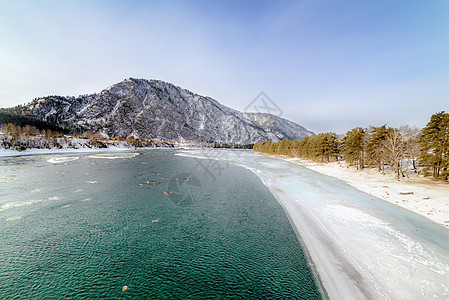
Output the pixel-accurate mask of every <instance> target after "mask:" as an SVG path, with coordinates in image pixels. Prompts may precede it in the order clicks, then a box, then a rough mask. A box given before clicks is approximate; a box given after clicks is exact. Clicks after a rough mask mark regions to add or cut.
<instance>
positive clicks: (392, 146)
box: [383, 129, 405, 179]
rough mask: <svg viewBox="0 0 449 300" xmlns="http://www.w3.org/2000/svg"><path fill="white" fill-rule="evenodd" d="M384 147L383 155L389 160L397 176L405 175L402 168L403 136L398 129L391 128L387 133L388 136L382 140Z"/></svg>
mask: <svg viewBox="0 0 449 300" xmlns="http://www.w3.org/2000/svg"><path fill="white" fill-rule="evenodd" d="M383 145H384V148H385V150H384V151H385V156H386V157H387V158H388V161H389V162H390V166H391V167H392V169H393V171H394V172H395V173H396V174H397V178H398V179H399V178H400V176H401V175H402V177H405V175H404V171H403V170H402V159H403V158H404V136H403V135H402V133H401V132H400V131H399V130H398V129H393V130H391V131H390V133H389V134H388V137H387V139H386V140H385V141H383Z"/></svg>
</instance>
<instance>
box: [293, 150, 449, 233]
mask: <svg viewBox="0 0 449 300" xmlns="http://www.w3.org/2000/svg"><path fill="white" fill-rule="evenodd" d="M286 160H288V161H293V162H297V163H299V164H300V165H302V166H305V167H307V168H309V169H312V170H314V171H317V172H319V173H321V174H325V175H328V176H332V177H335V178H338V179H341V180H343V181H345V182H347V183H348V184H349V185H351V186H353V187H355V188H356V189H358V190H360V191H363V192H365V193H368V194H370V195H372V196H375V197H377V198H379V199H382V200H385V201H388V202H390V203H393V204H394V205H397V206H400V207H403V208H406V209H408V210H411V211H413V212H415V213H418V214H420V215H423V216H424V217H426V218H428V219H430V220H432V221H434V222H436V223H438V224H440V225H442V226H444V227H446V228H449V184H448V183H443V182H436V181H434V180H431V179H428V178H423V177H421V176H417V175H414V174H412V175H411V176H410V177H404V178H402V179H401V180H397V179H396V177H395V175H394V174H385V175H382V174H381V173H379V172H378V171H377V170H374V169H364V170H357V169H355V168H352V167H347V166H346V164H345V163H344V162H331V163H325V164H319V163H313V162H310V161H305V160H301V159H291V158H286Z"/></svg>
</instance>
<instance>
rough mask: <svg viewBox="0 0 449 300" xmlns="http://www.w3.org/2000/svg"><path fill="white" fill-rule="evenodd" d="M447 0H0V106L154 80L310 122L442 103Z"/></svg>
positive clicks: (342, 123) (344, 123) (421, 111)
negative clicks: (270, 104)
mask: <svg viewBox="0 0 449 300" xmlns="http://www.w3.org/2000/svg"><path fill="white" fill-rule="evenodd" d="M448 15H449V1H445V0H435V1H425V0H417V1H404V0H399V1H394V2H393V1H386V0H380V1H374V2H373V1H370V2H367V1H355V0H354V1H351V0H344V1H338V2H336V1H331V0H319V1H315V0H313V1H312V0H307V1H221V2H215V1H213V2H212V1H114V2H112V1H95V2H94V1H70V2H66V1H2V2H1V3H0V40H1V41H2V47H0V68H1V70H2V71H1V72H0V107H10V106H14V105H18V104H23V103H27V102H29V101H31V100H32V99H33V98H35V97H41V96H47V95H72V96H77V95H80V94H87V93H93V92H99V91H101V90H102V89H104V88H106V87H108V86H110V85H112V84H114V83H117V82H120V81H122V80H123V79H125V78H129V77H134V78H146V79H160V80H164V81H167V82H171V83H173V84H175V85H179V86H181V87H183V88H186V89H189V90H191V91H193V92H195V93H198V94H201V95H205V96H210V97H212V98H214V99H216V100H218V101H219V102H221V103H222V104H224V105H227V106H229V107H232V108H235V109H238V110H243V109H245V107H246V106H247V105H248V104H249V103H251V101H252V100H253V99H254V98H255V97H256V96H257V95H258V94H259V93H260V92H261V91H263V92H265V93H266V94H267V95H268V96H269V97H270V98H271V99H272V100H273V101H274V102H275V103H276V104H277V105H278V106H279V107H280V108H281V109H282V111H283V114H282V117H284V118H287V119H289V120H292V121H294V122H297V123H298V124H300V125H302V126H304V127H306V128H307V129H309V130H312V131H314V132H316V133H318V132H327V131H334V132H337V133H344V132H346V131H347V130H349V129H352V128H354V127H358V126H368V125H374V126H380V125H383V124H388V125H390V126H395V127H397V126H401V125H411V126H418V127H423V126H425V124H426V123H427V122H428V120H429V118H430V116H431V115H432V114H434V113H436V112H439V111H442V110H446V111H447V110H449V109H448V103H449V101H448V100H449V89H448V88H447V86H448V82H449V55H448V53H449V38H448V37H449V18H448V17H447V16H448Z"/></svg>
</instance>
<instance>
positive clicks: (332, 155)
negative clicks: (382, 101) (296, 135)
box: [253, 111, 449, 180]
mask: <svg viewBox="0 0 449 300" xmlns="http://www.w3.org/2000/svg"><path fill="white" fill-rule="evenodd" d="M253 149H254V151H256V152H261V153H267V154H274V155H284V156H288V157H298V158H303V159H308V160H312V161H317V162H330V161H338V160H345V161H346V162H347V163H348V164H349V165H352V166H355V167H357V169H363V168H365V167H375V168H377V169H378V170H379V171H380V172H385V168H386V167H389V168H390V169H391V170H393V171H394V172H395V173H396V174H397V176H398V178H399V177H401V176H405V175H406V174H405V172H406V171H407V170H409V169H411V170H412V171H413V172H418V167H419V168H420V169H419V170H420V171H421V172H422V173H423V174H424V175H425V176H432V177H433V178H437V179H443V180H448V177H449V114H448V113H445V112H444V111H443V112H440V113H437V114H434V115H433V116H432V117H431V119H430V121H429V123H428V124H427V125H426V127H425V128H424V129H422V130H418V129H417V128H411V127H409V126H403V127H400V128H391V127H387V126H386V125H384V126H380V127H369V128H361V127H358V128H354V129H352V130H350V131H348V132H347V133H346V134H344V135H337V134H335V133H320V134H318V135H315V136H310V137H306V138H304V139H303V140H301V141H297V140H294V141H291V140H283V141H280V142H276V143H272V142H263V143H256V144H255V145H254V148H253Z"/></svg>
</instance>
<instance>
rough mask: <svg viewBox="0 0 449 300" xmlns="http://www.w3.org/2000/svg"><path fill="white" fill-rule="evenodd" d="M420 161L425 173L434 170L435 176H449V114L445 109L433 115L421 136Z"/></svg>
mask: <svg viewBox="0 0 449 300" xmlns="http://www.w3.org/2000/svg"><path fill="white" fill-rule="evenodd" d="M419 143H420V146H421V155H420V161H421V164H422V165H424V167H425V168H424V171H425V174H426V175H427V173H428V172H429V171H432V176H433V177H434V178H441V179H444V180H447V179H448V176H449V171H448V170H449V114H448V113H445V112H444V111H442V112H439V113H436V114H434V115H432V117H431V118H430V121H429V123H427V125H426V127H424V129H423V130H422V135H421V137H420V138H419Z"/></svg>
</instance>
